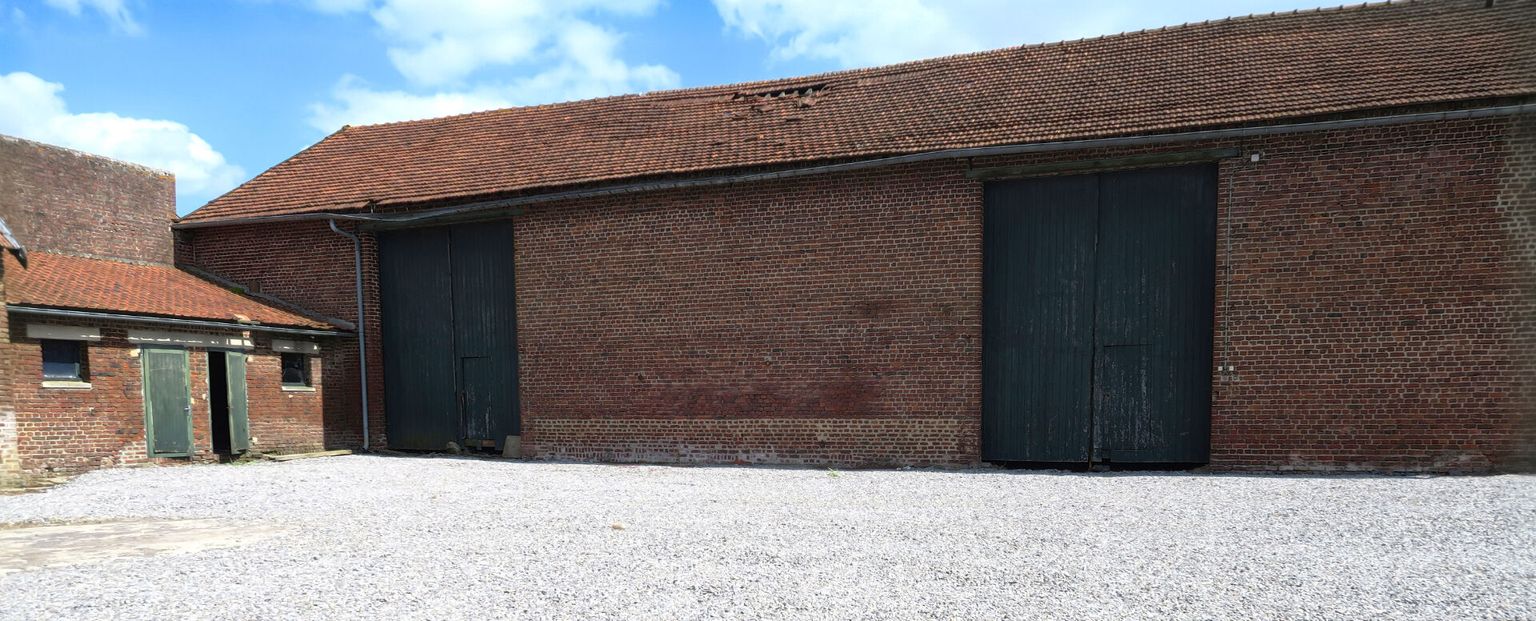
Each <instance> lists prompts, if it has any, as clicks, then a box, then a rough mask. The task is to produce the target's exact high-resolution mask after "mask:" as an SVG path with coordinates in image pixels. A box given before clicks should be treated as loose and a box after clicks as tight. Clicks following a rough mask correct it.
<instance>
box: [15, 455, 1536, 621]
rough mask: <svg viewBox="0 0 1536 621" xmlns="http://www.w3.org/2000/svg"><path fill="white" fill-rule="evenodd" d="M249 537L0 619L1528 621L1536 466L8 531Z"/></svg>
mask: <svg viewBox="0 0 1536 621" xmlns="http://www.w3.org/2000/svg"><path fill="white" fill-rule="evenodd" d="M124 518H130V519H185V518H200V519H219V520H225V521H230V522H231V523H233V524H248V525H250V527H252V528H267V529H270V528H272V527H274V526H275V527H279V528H278V531H277V534H275V535H272V536H270V537H267V538H265V539H263V540H262V541H260V543H256V544H251V545H244V546H238V547H226V548H219V549H206V550H199V551H193V552H183V553H172V554H164V555H159V556H152V557H143V556H139V557H117V558H114V559H111V560H107V561H102V562H95V563H89V564H81V565H73V566H67V567H55V568H50V569H37V570H31V571H23V572H20V573H13V574H9V575H4V576H0V618H18V619H20V618H29V619H30V618H48V617H68V618H135V619H137V618H149V617H162V618H163V617H172V618H178V617H193V616H198V617H228V618H282V619H292V618H336V617H361V616H365V615H366V616H369V617H381V618H391V617H402V618H444V619H447V618H476V617H478V618H496V617H529V618H569V619H588V618H625V619H629V618H665V619H689V618H764V617H768V618H815V619H845V618H879V619H889V618H932V617H943V618H988V619H998V618H1093V619H1123V618H1169V617H1171V618H1210V619H1232V618H1285V619H1292V618H1364V617H1388V618H1489V619H1531V618H1536V477H1533V476H1498V477H1454V478H1452V477H1441V478H1433V477H1431V478H1402V477H1359V476H1349V477H1344V476H1336V477H1302V476H1239V475H1187V474H1143V473H1122V474H1061V473H1033V472H1007V471H998V470H980V471H966V472H954V471H926V470H908V471H844V472H833V471H827V470H811V469H789V468H784V469H779V468H735V467H720V468H682V467H659V466H607V465H584V464H549V463H527V462H509V461H497V460H476V459H456V458H402V457H382V456H352V457H336V458H326V459H312V460H304V461H295V462H289V463H281V464H278V463H262V464H255V465H209V466H188V467H178V468H150V469H126V470H124V469H120V470H109V471H102V472H96V473H92V474H89V475H86V476H84V477H81V478H79V479H77V480H75V481H73V482H71V483H69V484H66V485H63V486H61V487H58V488H54V489H52V490H50V491H48V492H46V493H40V494H24V495H19V496H6V497H0V523H6V522H11V523H16V522H28V523H30V522H40V521H49V522H52V521H88V520H101V519H124Z"/></svg>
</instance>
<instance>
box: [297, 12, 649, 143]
mask: <svg viewBox="0 0 1536 621" xmlns="http://www.w3.org/2000/svg"><path fill="white" fill-rule="evenodd" d="M349 1H351V0H312V2H317V3H318V2H330V3H333V4H335V5H341V4H345V3H348V2H349ZM656 3H657V0H568V1H563V2H562V1H558V0H551V1H525V2H496V1H491V0H485V1H472V0H470V1H463V2H453V3H448V2H440V1H438V2H432V1H427V0H384V1H383V2H381V3H379V4H376V5H372V6H371V12H370V14H371V15H372V17H373V19H374V21H375V22H376V23H377V24H378V25H379V28H380V36H381V37H383V38H384V39H385V41H386V44H387V45H388V54H389V58H390V61H391V62H392V63H393V64H394V66H395V68H396V69H397V70H398V71H399V72H400V73H401V75H403V76H405V77H406V79H407V80H408V81H409V82H410V83H411V84H412V85H413V86H414V87H415V89H416V90H409V89H407V90H374V89H373V88H371V87H369V86H368V85H367V84H365V83H363V82H362V81H361V80H358V79H356V78H353V77H350V76H349V77H344V78H343V79H342V80H341V81H340V82H339V83H338V84H337V86H336V87H335V89H334V90H333V91H332V101H329V102H323V103H317V104H314V105H312V106H311V107H310V111H311V115H310V124H311V125H313V126H315V127H317V128H319V129H321V130H322V131H327V132H329V131H334V130H335V129H336V128H338V127H340V126H341V125H344V124H359V123H379V122H386V121H399V120H407V119H418V118H427V117H434V116H444V115H448V114H457V113H462V112H472V111H477V110H486V109H492V108H502V107H507V106H515V105H527V104H537V103H548V102H554V101H567V100H571V99H583V98H590V97H601V96H605V95H613V94H618V93H626V92H636V91H649V90H656V89H663V88H674V87H676V86H677V85H678V84H679V82H680V79H679V78H678V75H677V73H676V72H674V71H672V70H671V69H668V68H667V67H665V66H662V65H652V64H631V63H630V62H628V61H626V60H624V59H623V58H621V57H620V55H619V47H620V44H621V43H622V42H623V35H621V34H620V33H618V32H615V31H613V30H611V29H608V28H605V27H603V26H600V25H598V24H596V23H594V21H593V20H592V18H593V17H594V16H597V15H641V14H644V13H646V12H648V11H650V10H652V9H653V8H654V7H655V6H656ZM491 68H501V69H503V70H504V71H502V72H501V73H507V71H505V70H506V69H508V68H510V69H511V73H512V74H513V75H511V76H509V77H497V78H487V77H484V76H483V75H480V74H483V73H484V72H485V71H487V70H489V69H491ZM472 76H479V77H478V79H476V80H473V81H471V80H469V78H471V77H472Z"/></svg>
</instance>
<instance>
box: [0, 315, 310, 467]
mask: <svg viewBox="0 0 1536 621" xmlns="http://www.w3.org/2000/svg"><path fill="white" fill-rule="evenodd" d="M11 323H12V325H13V326H15V327H16V329H15V330H14V333H13V334H12V335H11V338H10V340H9V341H7V342H5V343H3V344H0V348H3V350H4V351H3V353H0V355H3V358H4V359H5V360H7V361H8V366H9V367H10V368H11V370H12V373H11V375H10V378H9V379H10V381H9V384H10V385H9V389H10V391H11V392H12V394H13V395H14V403H15V413H16V425H17V429H18V432H19V433H18V434H17V436H18V437H17V455H18V458H19V459H18V462H19V470H20V475H21V477H22V478H23V479H25V480H39V479H46V478H50V477H56V476H63V475H73V474H79V473H81V472H84V471H87V470H92V469H95V468H101V467H108V466H117V465H125V464H137V463H145V462H150V461H155V462H159V463H165V464H174V463H184V462H186V461H209V460H211V459H213V454H212V436H211V426H212V422H211V416H212V413H211V411H210V409H209V400H208V390H209V386H208V358H207V350H205V349H202V348H188V360H187V361H188V368H189V371H190V375H191V396H192V432H193V439H192V441H193V447H194V449H195V453H194V455H193V456H192V457H191V458H190V459H176V458H162V459H151V458H150V457H149V456H148V448H147V445H146V438H145V435H144V432H145V430H144V399H143V375H142V373H141V371H140V367H139V358H138V351H139V350H138V346H137V345H135V344H133V343H130V342H128V340H127V338H128V330H129V329H143V328H157V327H154V326H141V325H127V324H111V323H109V324H104V325H103V324H97V325H99V327H101V334H102V339H101V340H100V341H96V342H90V343H88V344H87V345H86V351H87V353H86V365H87V367H88V381H89V383H90V388H89V389H75V388H45V387H43V382H42V353H41V348H40V346H39V342H38V341H37V340H36V339H31V338H27V337H26V336H25V328H24V326H25V325H26V324H27V323H40V322H39V321H38V320H34V319H18V318H12V319H11ZM67 324H68V325H87V324H82V323H79V322H67ZM97 325H93V327H96V326H97ZM255 345H256V347H255V349H253V350H249V351H248V352H247V354H248V362H247V372H246V373H247V374H246V384H247V390H248V411H249V415H250V422H251V425H250V427H251V435H252V436H253V438H254V439H255V441H254V442H253V447H252V448H254V449H256V450H259V451H265V452H293V451H304V450H316V449H319V448H321V447H323V446H324V445H325V442H324V425H323V421H322V408H321V403H322V402H323V400H324V398H325V387H324V383H323V376H324V375H323V372H322V371H323V367H324V362H323V361H322V359H321V358H320V357H318V356H317V357H312V358H311V364H312V367H311V371H312V373H313V375H312V376H313V377H314V378H315V381H314V383H315V391H313V392H284V391H282V390H280V388H279V386H280V384H281V368H280V363H279V356H278V354H277V353H275V352H273V351H272V350H271V341H270V339H269V338H267V336H266V335H264V334H257V335H255ZM322 349H326V346H325V345H324V344H323V345H322Z"/></svg>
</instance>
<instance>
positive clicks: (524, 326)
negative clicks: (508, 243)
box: [183, 119, 1536, 471]
mask: <svg viewBox="0 0 1536 621" xmlns="http://www.w3.org/2000/svg"><path fill="white" fill-rule="evenodd" d="M1510 135H1511V130H1510V124H1509V121H1507V120H1504V119H1493V120H1482V121H1457V122H1440V123H1427V124H1418V125H1412V126H1395V127H1385V128H1376V129H1359V130H1349V131H1340V132H1329V133H1320V134H1310V135H1290V136H1275V137H1269V138H1254V139H1248V140H1246V141H1228V142H1220V143H1210V144H1202V145H1181V146H1173V147H1164V148H1162V149H1163V150H1173V151H1178V150H1189V149H1194V148H1204V147H1209V146H1235V147H1239V148H1241V149H1242V150H1243V152H1244V154H1245V156H1246V155H1247V154H1249V153H1253V152H1260V153H1262V157H1261V159H1260V161H1258V162H1250V161H1248V160H1247V159H1246V157H1245V158H1242V159H1239V160H1234V161H1229V162H1225V163H1223V165H1222V167H1221V183H1222V187H1223V190H1222V197H1221V201H1220V205H1219V214H1220V218H1221V222H1220V225H1219V228H1220V239H1219V240H1218V251H1219V252H1220V256H1219V257H1218V269H1219V274H1223V275H1222V276H1221V277H1220V278H1219V282H1218V288H1217V307H1218V308H1217V309H1216V312H1217V326H1216V343H1217V351H1216V352H1215V355H1216V360H1217V363H1218V364H1230V365H1233V366H1235V367H1236V371H1235V372H1234V373H1231V374H1216V373H1214V372H1213V384H1214V387H1215V390H1214V396H1213V404H1212V408H1213V414H1212V464H1213V466H1215V467H1218V468H1224V469H1266V470H1268V469H1308V470H1311V469H1371V470H1432V471H1445V470H1483V469H1489V468H1512V467H1522V466H1521V465H1522V464H1529V463H1530V462H1529V456H1530V450H1529V447H1531V446H1532V445H1533V444H1536V434H1533V433H1532V428H1533V425H1531V424H1530V422H1529V419H1530V416H1529V414H1528V413H1529V411H1530V409H1529V407H1528V404H1529V402H1528V401H1522V399H1521V396H1520V395H1521V393H1522V391H1526V392H1527V393H1528V392H1529V391H1530V390H1531V388H1530V382H1529V378H1530V377H1532V374H1533V371H1536V367H1533V365H1532V364H1531V362H1530V355H1529V353H1528V352H1529V351H1531V349H1532V338H1531V334H1532V331H1533V328H1532V319H1531V318H1532V315H1533V312H1536V311H1533V306H1536V302H1533V301H1532V300H1533V298H1532V297H1531V292H1532V289H1530V288H1528V287H1529V285H1530V280H1529V271H1528V268H1526V267H1524V266H1523V265H1522V262H1521V261H1522V256H1529V255H1530V254H1531V253H1530V251H1529V246H1530V245H1531V243H1532V242H1531V239H1532V235H1533V233H1532V228H1531V221H1530V219H1529V218H1528V217H1526V218H1524V219H1522V217H1523V216H1522V215H1521V214H1526V215H1529V213H1530V212H1529V209H1530V203H1529V197H1530V193H1529V191H1528V188H1529V183H1530V176H1529V173H1528V172H1521V171H1528V170H1529V162H1530V158H1527V159H1526V160H1524V161H1526V162H1527V163H1526V164H1524V165H1520V164H1512V163H1511V162H1515V161H1517V160H1516V159H1515V158H1511V157H1510V156H1511V154H1512V153H1515V152H1516V151H1515V146H1516V145H1515V144H1513V143H1512V142H1511V141H1510V140H1509V137H1510ZM1152 150H1157V149H1155V148H1151V147H1147V148H1140V149H1134V150H1115V151H1110V150H1103V151H1095V152H1074V153H1057V154H1049V155H1037V156H1032V157H1015V158H1005V159H997V160H995V161H989V162H979V161H978V162H975V163H974V164H975V165H978V166H980V165H993V164H1000V163H1005V162H1022V161H1045V160H1075V159H1083V158H1089V157H1099V156H1104V155H1116V154H1125V153H1129V152H1133V151H1152ZM966 165H967V163H966V162H962V161H954V162H942V163H929V164H923V165H910V166H904V167H898V168H889V169H881V170H875V171H865V172H860V173H850V174H840V175H831V176H822V177H814V178H805V179H798V180H783V181H776V182H765V183H755V184H750V185H740V186H732V187H722V188H712V189H698V190H690V191H673V192H664V193H654V194H645V195H631V196H624V197H610V198H605V199H594V200H584V201H579V202H570V203H564V204H549V205H536V206H533V207H531V208H529V209H528V210H527V213H526V214H524V215H522V216H519V217H517V219H516V220H517V222H516V227H515V228H516V235H517V238H516V253H517V261H518V264H517V279H518V281H517V287H518V322H519V326H518V328H519V348H520V354H521V370H522V384H521V391H522V392H521V396H522V403H523V421H524V423H523V424H524V443H525V446H526V447H527V449H528V450H529V452H530V453H531V454H533V455H535V456H547V457H576V458H588V459H604V460H615V461H629V460H646V461H706V462H730V461H747V462H792V463H844V464H849V463H852V464H860V463H863V464H894V463H919V464H922V463H943V464H968V463H974V462H975V460H976V459H977V456H978V449H979V444H980V437H979V410H980V381H979V376H980V364H981V352H980V350H979V346H978V343H979V337H980V329H981V327H980V320H979V317H980V308H981V291H980V280H981V274H980V265H981V226H982V222H981V199H980V197H981V186H980V184H979V183H976V182H972V181H969V180H967V179H966V178H965V177H964V174H963V173H964V170H965V166H966ZM1522 166H1523V168H1522ZM1522 174H1523V175H1525V176H1524V177H1521V176H1520V175H1522ZM1520 179H1524V181H1520ZM1522 184H1523V185H1522ZM1520 188H1527V190H1526V193H1525V194H1523V195H1522V194H1520V193H1519V190H1520ZM1511 196H1513V197H1514V198H1511ZM1521 196H1523V197H1525V198H1520V197H1521ZM323 226H324V225H323V224H319V225H316V224H307V225H284V226H280V227H269V228H261V227H239V228H228V229H199V230H196V231H194V232H193V233H191V234H190V237H189V238H188V240H187V244H186V247H187V248H186V250H185V251H184V252H183V256H184V257H192V260H195V261H196V262H197V263H198V264H199V265H201V266H203V267H205V268H207V269H210V270H212V271H215V272H218V273H221V274H224V275H226V276H228V277H230V278H232V279H234V280H237V281H242V282H260V283H261V284H262V287H263V290H264V291H266V292H268V293H271V294H273V295H276V296H278V297H283V298H286V299H289V300H290V301H292V302H295V303H297V304H300V305H303V306H308V307H310V308H314V309H316V310H320V311H322V312H327V313H331V314H334V315H338V316H342V317H346V318H351V317H352V315H353V313H352V312H351V311H350V310H349V309H348V308H347V307H346V306H347V305H349V304H350V301H351V298H350V295H349V293H350V291H351V280H350V274H351V271H350V270H351V260H350V247H347V246H345V245H338V244H344V243H345V240H344V239H342V238H340V237H339V236H334V235H332V237H334V239H327V238H326V237H325V236H326V235H331V234H330V233H329V232H328V231H323ZM1229 231H1230V233H1229ZM1522 240H1524V241H1522ZM1522 244H1524V247H1526V248H1527V249H1526V250H1524V251H1522V250H1521V248H1522ZM370 251H371V249H370ZM1522 252H1524V254H1523V255H1522ZM365 265H367V266H368V269H369V270H370V272H369V273H370V292H372V291H373V284H372V281H371V278H372V270H373V265H374V262H373V260H372V258H371V255H370V258H369V259H368V260H367V261H365ZM370 295H373V294H372V293H370ZM369 307H370V309H373V310H372V311H371V312H376V309H377V305H376V298H372V297H370V299H369ZM374 325H376V323H375V324H374ZM374 342H375V343H377V339H375V340H374ZM375 352H376V350H375ZM370 355H371V357H372V359H373V360H374V361H375V362H377V360H378V358H377V354H376V353H372V354H370ZM344 364H346V363H344ZM374 377H379V376H378V375H374ZM385 379H386V381H387V378H385ZM376 394H377V393H376ZM375 403H377V401H375ZM375 411H376V412H378V411H381V408H380V409H376V410H375Z"/></svg>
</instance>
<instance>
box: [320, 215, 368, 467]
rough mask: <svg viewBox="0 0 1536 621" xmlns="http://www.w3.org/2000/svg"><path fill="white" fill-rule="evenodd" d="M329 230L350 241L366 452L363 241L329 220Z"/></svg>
mask: <svg viewBox="0 0 1536 621" xmlns="http://www.w3.org/2000/svg"><path fill="white" fill-rule="evenodd" d="M329 222H330V224H331V230H332V231H334V232H335V233H336V234H338V235H341V236H343V237H346V238H348V239H351V240H352V268H353V269H352V272H353V275H354V277H355V278H356V281H355V283H354V285H355V286H356V291H355V293H356V295H357V322H356V323H355V324H353V325H354V326H356V328H357V366H358V368H359V369H361V370H362V375H361V380H362V381H361V382H360V384H361V385H360V386H359V388H358V390H359V391H360V392H361V397H362V400H363V450H365V451H366V450H368V335H367V333H366V332H364V331H363V240H362V239H361V238H359V237H358V236H357V235H355V234H353V233H348V232H346V231H343V230H341V229H339V228H337V227H336V221H335V220H329Z"/></svg>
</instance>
